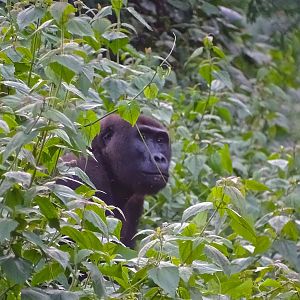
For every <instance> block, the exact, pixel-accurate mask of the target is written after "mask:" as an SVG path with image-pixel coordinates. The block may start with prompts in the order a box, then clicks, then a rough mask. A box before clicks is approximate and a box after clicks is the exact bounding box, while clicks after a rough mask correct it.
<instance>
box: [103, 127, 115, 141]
mask: <svg viewBox="0 0 300 300" xmlns="http://www.w3.org/2000/svg"><path fill="white" fill-rule="evenodd" d="M112 136H113V131H112V130H111V129H109V130H108V131H107V132H106V133H104V135H103V137H102V139H103V141H104V142H108V141H109V140H111V138H112Z"/></svg>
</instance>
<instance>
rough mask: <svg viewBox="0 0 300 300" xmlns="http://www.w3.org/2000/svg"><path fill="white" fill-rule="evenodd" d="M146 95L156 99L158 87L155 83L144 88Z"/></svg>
mask: <svg viewBox="0 0 300 300" xmlns="http://www.w3.org/2000/svg"><path fill="white" fill-rule="evenodd" d="M144 95H145V97H146V98H147V99H154V98H156V97H157V95H158V87H157V85H156V84H155V83H153V82H152V83H150V84H149V85H148V86H147V87H146V88H145V89H144Z"/></svg>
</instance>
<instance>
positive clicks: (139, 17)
mask: <svg viewBox="0 0 300 300" xmlns="http://www.w3.org/2000/svg"><path fill="white" fill-rule="evenodd" d="M126 9H127V10H128V11H129V12H130V13H131V14H132V15H133V16H134V17H135V18H136V19H137V20H138V21H140V22H141V23H142V24H143V25H144V26H145V27H146V28H147V29H148V30H150V31H153V29H152V28H151V26H150V25H149V24H148V23H147V22H146V21H145V19H144V18H143V17H142V16H141V15H140V14H139V13H138V12H137V11H136V10H135V9H134V8H133V7H127V8H126Z"/></svg>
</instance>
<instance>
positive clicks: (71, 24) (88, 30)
mask: <svg viewBox="0 0 300 300" xmlns="http://www.w3.org/2000/svg"><path fill="white" fill-rule="evenodd" d="M66 26H67V30H68V31H69V32H70V33H72V34H74V35H77V36H78V35H79V36H94V32H93V29H92V27H91V25H90V23H89V22H88V21H87V20H86V19H83V18H80V17H75V18H72V19H71V20H69V21H68V23H67V25H66Z"/></svg>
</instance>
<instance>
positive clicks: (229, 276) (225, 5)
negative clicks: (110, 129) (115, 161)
mask: <svg viewBox="0 0 300 300" xmlns="http://www.w3.org/2000/svg"><path fill="white" fill-rule="evenodd" d="M125 2H127V1H122V0H112V1H111V3H109V4H108V5H105V6H103V7H98V8H95V9H88V8H87V7H86V6H85V5H84V4H83V3H81V2H79V3H75V4H76V5H77V6H78V5H79V8H78V11H77V10H76V9H75V8H74V7H73V6H72V5H71V4H68V3H66V2H52V1H51V0H44V1H18V2H17V1H7V2H6V1H5V2H3V5H2V6H1V7H0V16H1V17H0V30H1V35H0V49H1V50H0V97H1V98H0V99H1V102H0V140H1V143H0V147H1V148H0V149H1V151H0V161H1V165H0V174H1V182H0V207H1V210H0V299H19V298H20V297H22V299H57V298H64V299H99V298H105V299H175V298H176V299H215V297H216V296H219V297H221V298H222V299H240V298H244V299H245V298H246V299H247V298H252V299H274V298H277V299H298V298H299V297H300V276H299V273H300V252H299V246H300V244H299V233H300V232H299V230H300V205H299V201H298V199H299V196H300V189H299V179H300V178H299V168H300V160H299V157H300V156H299V152H300V148H299V145H298V144H297V137H298V134H299V133H298V130H297V127H296V126H297V125H296V122H295V120H297V118H298V117H299V114H298V112H299V104H297V102H296V100H295V99H298V100H299V98H300V96H299V78H300V77H299V73H298V68H297V65H298V64H297V63H298V62H299V60H300V55H299V51H298V50H297V49H299V43H300V30H299V29H297V28H295V29H294V30H293V31H289V32H288V34H285V35H284V38H283V39H282V43H278V35H276V34H274V33H273V32H272V31H270V32H260V31H259V29H258V28H257V27H256V26H255V25H256V24H253V25H249V24H247V23H246V18H245V15H246V13H247V7H241V6H239V4H236V7H235V6H230V3H229V2H230V1H225V0H224V1H202V2H201V4H200V2H198V1H186V2H181V1H167V2H162V3H163V4H162V5H163V8H164V9H168V7H169V6H168V5H171V6H172V8H173V10H172V11H171V10H169V11H168V12H169V14H170V15H169V16H168V17H169V18H167V17H166V18H164V19H163V20H164V26H162V29H161V28H160V30H161V31H165V30H169V29H174V30H173V31H174V32H175V36H176V37H177V41H176V48H175V49H172V47H173V46H174V36H173V35H172V34H171V33H170V32H171V30H170V32H165V33H164V34H160V31H159V30H158V29H157V28H158V26H157V25H158V24H157V23H156V22H157V20H155V21H153V22H151V20H153V19H151V18H150V17H149V15H150V14H148V13H147V9H146V8H144V9H145V11H141V10H139V9H138V7H139V6H137V5H135V8H136V9H134V7H133V6H131V3H130V1H129V3H128V5H127V3H125ZM133 2H134V3H135V1H133ZM148 2H149V3H148V4H147V5H148V8H149V7H150V6H151V2H150V1H148ZM248 2H249V1H248ZM251 2H252V3H254V2H255V1H251ZM145 5H146V4H145ZM149 5H150V6H149ZM181 5H182V6H181ZM150 8H151V7H150ZM191 8H192V9H191ZM78 12H79V13H78ZM143 12H144V14H143ZM181 14H187V16H189V18H188V19H189V20H188V21H187V20H186V19H184V16H185V15H183V18H181V19H180V18H179V17H180V16H181ZM189 14H191V15H189ZM178 16H179V17H178ZM178 18H179V20H178ZM114 20H115V22H114ZM133 20H134V21H133ZM181 21H182V23H180V22H181ZM184 22H186V24H185V26H184V27H182V28H184V30H181V29H180V26H181V25H182V24H183V23H184ZM265 22H266V24H269V23H268V22H269V21H265ZM167 24H169V27H167ZM199 24H201V26H199ZM140 27H143V28H144V30H145V32H146V33H143V36H146V37H147V36H153V37H155V44H153V45H152V48H153V49H151V48H147V49H146V50H145V52H142V51H137V50H136V49H137V48H139V47H138V45H137V44H136V41H137V38H139V36H140V35H137V30H138V29H139V28H140ZM186 28H189V29H188V30H186V32H185V29H186ZM151 29H152V30H153V32H152V31H151ZM146 30H148V31H146ZM158 33H159V34H158ZM210 33H213V34H214V36H213V35H211V34H210ZM135 35H137V38H136V37H135ZM266 37H267V38H268V39H267V38H266ZM144 40H147V39H146V38H145V39H144ZM134 46H136V47H134ZM143 46H148V45H143ZM169 63H171V65H174V67H175V69H174V70H173V71H171V68H170V64H169ZM297 97H298V98H297ZM141 111H142V112H143V113H145V114H151V115H152V116H155V117H156V118H158V119H159V120H161V121H162V122H164V123H165V124H167V125H168V126H169V128H170V133H171V136H172V141H173V143H172V149H173V160H172V170H171V178H170V182H169V184H168V186H167V188H166V189H165V190H164V191H162V192H161V193H160V194H159V195H158V196H157V197H149V198H148V199H147V201H146V203H145V213H144V215H143V218H142V221H141V226H140V228H141V230H140V231H139V233H138V239H139V240H140V242H139V244H138V246H137V249H138V250H130V249H127V248H126V247H124V246H123V245H122V244H121V242H120V241H119V238H120V229H121V222H120V221H119V220H117V219H115V218H114V217H113V211H114V209H115V208H114V207H111V206H108V205H106V204H105V203H104V202H103V201H101V199H99V198H97V197H95V196H94V193H95V190H94V187H93V184H92V183H91V182H90V181H89V179H88V177H87V176H86V174H85V173H84V172H83V171H81V170H80V169H78V168H76V167H74V166H72V165H70V166H67V167H66V166H65V165H63V164H61V162H60V160H59V157H60V156H61V155H62V154H63V153H65V152H67V151H71V152H74V153H76V154H81V155H89V150H88V146H89V145H90V143H91V141H92V139H93V137H94V136H95V135H96V134H97V133H98V132H99V130H100V128H99V120H100V119H101V118H103V117H105V115H106V114H109V113H112V112H118V113H119V114H120V115H121V116H122V117H123V118H124V119H126V120H127V121H129V122H130V123H132V124H134V123H135V121H136V119H137V117H138V115H139V113H140V112H141ZM298 126H299V125H298ZM72 175H76V176H78V177H79V178H80V179H81V180H82V182H83V185H82V186H80V187H79V188H78V189H77V190H76V191H73V190H71V189H69V188H68V187H65V186H62V185H60V184H57V179H63V178H65V177H70V176H72Z"/></svg>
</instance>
